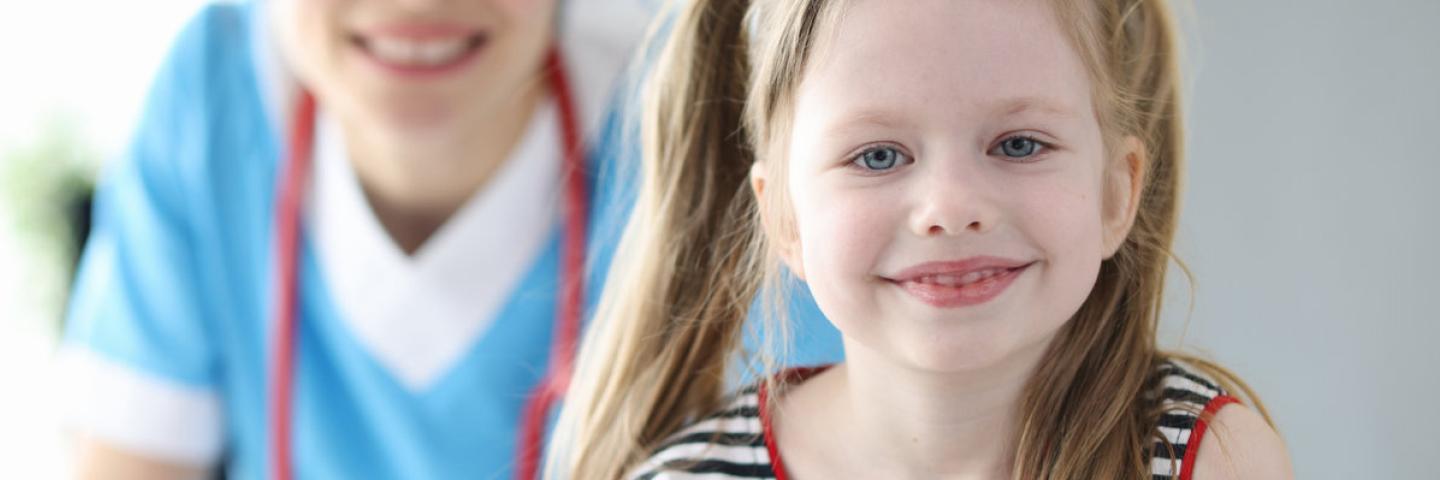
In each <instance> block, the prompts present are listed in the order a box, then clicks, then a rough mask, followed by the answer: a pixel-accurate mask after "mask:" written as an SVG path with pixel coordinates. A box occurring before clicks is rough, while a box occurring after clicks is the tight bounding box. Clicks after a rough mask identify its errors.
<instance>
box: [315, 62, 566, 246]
mask: <svg viewBox="0 0 1440 480" xmlns="http://www.w3.org/2000/svg"><path fill="white" fill-rule="evenodd" d="M544 96H545V89H544V87H543V85H537V86H535V87H534V88H531V89H530V90H529V91H527V92H524V93H522V94H520V95H517V96H515V97H513V98H512V99H513V101H509V102H505V103H504V104H502V105H497V106H496V108H494V109H489V110H487V111H486V112H485V113H486V114H485V115H483V116H478V118H470V119H467V120H468V121H459V122H454V124H452V125H445V126H437V127H436V128H434V129H427V130H426V131H423V132H417V131H408V132H398V133H397V132H395V131H394V130H395V129H394V128H393V127H390V126H386V125H377V124H374V123H365V122H346V121H344V119H342V121H341V122H340V128H341V129H342V130H343V134H344V138H345V145H346V150H347V151H348V152H349V156H350V162H351V164H352V165H353V167H354V169H355V173H356V176H357V177H358V178H359V180H360V185H361V187H362V188H363V190H364V192H365V197H366V199H367V200H368V201H369V204H370V208H371V210H372V211H373V212H374V214H375V217H376V218H377V219H378V220H379V221H380V224H381V225H382V226H383V227H384V228H385V231H386V233H388V234H389V235H390V237H391V239H392V240H393V241H394V242H395V244H396V245H397V246H398V247H399V248H400V249H401V250H403V251H404V252H405V253H406V254H413V253H415V252H416V251H417V250H419V249H420V247H421V246H422V245H423V244H424V243H425V242H426V241H427V240H429V239H430V237H431V236H433V235H434V234H435V232H436V231H438V230H439V229H440V227H441V226H443V225H444V224H445V222H446V221H448V220H449V219H450V217H452V216H453V215H454V214H455V212H456V211H458V210H459V209H460V207H461V206H463V205H464V204H465V202H466V201H468V200H469V199H470V198H471V197H473V196H475V194H476V192H478V191H480V189H482V188H484V187H485V185H486V184H487V183H488V182H489V181H490V179H491V178H492V177H493V176H494V174H495V172H497V171H499V170H500V167H501V166H502V165H504V163H505V161H506V159H508V158H509V157H510V154H511V153H512V152H513V151H514V150H515V147H516V145H517V144H518V143H519V142H520V139H521V138H522V137H523V136H524V134H525V131H526V129H527V127H529V124H530V119H531V117H532V115H533V114H534V112H535V110H536V108H537V107H538V105H539V104H540V102H541V100H542V99H543V98H544Z"/></svg>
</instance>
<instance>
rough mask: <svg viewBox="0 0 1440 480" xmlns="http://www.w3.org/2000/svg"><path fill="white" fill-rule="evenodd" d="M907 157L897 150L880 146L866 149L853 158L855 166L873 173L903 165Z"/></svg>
mask: <svg viewBox="0 0 1440 480" xmlns="http://www.w3.org/2000/svg"><path fill="white" fill-rule="evenodd" d="M906 159H907V157H906V156H905V154H904V153H902V152H901V151H900V150H899V149H897V148H895V147H891V146H886V145H881V146H877V147H873V148H869V149H866V150H865V151H863V152H860V154H859V155H856V156H855V159H854V160H853V161H852V163H854V164H855V165H857V166H859V167H860V168H864V169H866V170H870V171H874V172H883V171H886V170H890V169H893V168H895V167H898V166H900V165H903V164H904V163H905V161H906Z"/></svg>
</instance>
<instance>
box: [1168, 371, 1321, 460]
mask: <svg viewBox="0 0 1440 480" xmlns="http://www.w3.org/2000/svg"><path fill="white" fill-rule="evenodd" d="M1153 378H1154V382H1153V383H1152V387H1154V388H1153V390H1151V392H1150V395H1151V396H1150V399H1151V400H1158V406H1159V407H1160V411H1161V412H1162V413H1161V415H1160V421H1159V425H1158V428H1157V432H1156V434H1157V437H1156V438H1155V439H1154V441H1153V443H1152V446H1151V447H1150V449H1149V451H1148V452H1147V453H1148V454H1149V455H1148V456H1149V458H1150V468H1151V473H1152V474H1153V475H1152V478H1154V479H1155V480H1161V479H1178V480H1190V479H1192V478H1198V479H1202V480H1203V479H1215V478H1266V479H1269V478H1277V479H1280V478H1294V472H1293V471H1291V466H1290V460H1289V454H1288V453H1287V452H1286V449H1285V444H1284V441H1283V440H1281V439H1280V435H1279V434H1278V433H1277V432H1276V431H1275V429H1274V428H1273V427H1272V426H1271V424H1270V422H1269V420H1268V419H1266V418H1265V416H1263V415H1262V414H1261V413H1260V412H1259V411H1257V410H1254V409H1252V408H1250V407H1248V406H1246V405H1244V403H1242V402H1241V401H1240V400H1239V399H1237V398H1236V397H1234V396H1232V395H1231V392H1228V391H1226V390H1225V389H1224V388H1223V387H1222V386H1221V384H1220V383H1219V382H1216V381H1215V380H1214V379H1213V378H1212V377H1210V376H1207V375H1206V374H1204V373H1202V371H1201V369H1198V368H1195V367H1193V366H1190V365H1188V364H1186V363H1184V362H1182V361H1178V360H1175V359H1168V360H1166V361H1164V362H1161V363H1160V364H1159V366H1158V367H1157V368H1156V370H1155V376H1154V377H1153ZM1231 404H1235V406H1233V407H1230V408H1224V407H1226V406H1228V405H1231Z"/></svg>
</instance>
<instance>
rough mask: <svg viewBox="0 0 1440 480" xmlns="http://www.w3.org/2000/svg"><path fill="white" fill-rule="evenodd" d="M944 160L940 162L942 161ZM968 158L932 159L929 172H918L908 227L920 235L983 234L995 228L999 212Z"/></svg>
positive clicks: (979, 172) (983, 178) (985, 184)
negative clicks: (919, 173) (920, 173)
mask: <svg viewBox="0 0 1440 480" xmlns="http://www.w3.org/2000/svg"><path fill="white" fill-rule="evenodd" d="M942 162H943V163H942ZM973 162H975V160H974V159H972V158H969V157H960V156H950V158H944V159H933V158H932V159H931V160H930V162H929V164H928V165H927V166H929V167H931V169H930V170H931V171H929V172H923V174H922V175H919V176H918V177H919V181H918V182H917V184H916V185H915V189H914V190H913V191H912V192H911V193H912V194H913V195H915V197H913V198H915V202H914V203H913V205H914V206H915V207H914V210H913V211H912V213H911V216H910V230H911V231H912V232H913V233H914V234H915V235H918V236H921V237H933V236H944V235H961V234H963V233H964V232H967V231H968V232H973V233H984V232H987V231H989V230H990V229H991V228H993V227H994V225H995V223H996V220H997V217H998V212H997V211H996V208H995V205H994V202H992V201H991V200H990V194H989V189H988V188H987V183H986V180H985V177H984V174H983V172H981V171H980V169H978V168H974V165H975V164H974V163H973Z"/></svg>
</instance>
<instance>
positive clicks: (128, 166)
mask: <svg viewBox="0 0 1440 480" xmlns="http://www.w3.org/2000/svg"><path fill="white" fill-rule="evenodd" d="M243 15H245V13H244V12H243V11H241V10H239V9H236V8H233V7H230V8H218V7H209V8H207V9H206V10H204V11H202V12H201V14H200V15H199V16H198V17H197V18H196V19H195V20H193V21H192V22H191V24H190V25H188V26H187V27H186V29H185V30H184V32H183V33H182V34H181V36H180V37H179V38H178V39H177V41H176V43H175V46H174V48H173V50H172V51H171V53H170V56H169V57H168V58H167V60H166V62H165V64H164V65H162V67H161V70H160V71H159V73H158V75H157V77H156V80H155V82H154V84H153V86H152V90H151V92H150V96H149V98H148V99H147V101H146V103H145V107H144V108H145V110H144V113H143V116H142V119H141V122H140V124H139V127H138V130H137V131H136V135H135V137H134V139H133V141H132V144H131V146H130V148H129V149H128V150H127V151H126V152H125V154H124V155H123V156H122V157H121V158H118V159H116V160H115V161H114V162H112V163H111V164H109V165H107V169H106V170H105V172H104V173H103V174H102V176H101V180H100V184H99V186H98V189H97V192H96V197H95V204H94V216H93V218H94V224H93V226H92V229H91V235H90V238H89V240H88V241H87V243H86V247H85V251H84V253H83V254H82V257H81V262H80V268H79V271H78V274H77V278H76V284H75V289H74V291H73V293H72V297H71V304H70V307H69V310H68V318H67V322H66V332H65V336H64V339H63V344H62V346H61V349H60V354H59V358H58V368H59V369H60V372H59V373H60V378H61V384H62V385H63V388H62V390H61V395H62V397H63V398H62V402H63V403H64V410H65V416H66V421H67V424H68V426H69V427H72V428H73V429H75V430H77V431H78V432H77V433H80V434H81V435H84V436H86V437H89V438H93V439H96V440H100V441H103V442H106V443H109V444H111V445H114V446H116V447H119V448H123V449H126V450H129V451H132V452H136V453H140V454H143V455H147V456H152V457H154V458H157V459H162V460H166V461H175V462H180V463H186V464H192V465H208V464H212V463H214V462H215V461H216V460H217V459H218V457H219V454H220V451H221V448H222V445H221V444H222V440H223V437H224V434H223V432H222V430H223V425H224V421H223V415H222V413H221V407H220V405H221V402H220V400H219V395H218V390H219V389H218V381H219V379H218V377H219V373H218V372H219V371H220V369H219V365H218V360H217V359H218V357H219V355H218V353H217V350H218V347H217V345H216V341H215V339H214V338H212V336H213V332H215V330H216V329H215V328H214V326H213V325H210V324H209V323H208V322H213V321H215V320H214V319H215V317H216V315H214V314H213V313H212V312H207V310H206V308H207V306H206V301H205V299H206V298H209V297H208V295H207V293H209V292H207V291H206V288H207V287H206V285H207V283H206V281H205V279H204V278H202V277H201V275H200V274H199V272H202V271H206V270H205V269H206V268H207V266H206V265H205V264H203V263H202V262H201V259H202V258H206V257H208V256H207V255H202V254H201V252H200V251H199V250H198V248H199V246H198V245H197V243H198V242H196V241H195V240H196V234H195V226H194V223H195V222H197V219H198V218H200V216H202V215H203V214H204V213H203V212H201V211H199V208H200V207H199V205H204V204H205V203H204V202H200V201H196V200H195V199H194V198H192V197H194V196H195V194H194V193H193V192H195V191H197V187H196V186H194V185H189V184H188V183H187V182H186V181H185V180H184V179H185V178H188V177H187V176H186V175H185V174H184V170H185V166H184V163H185V161H187V160H189V159H193V158H194V157H195V156H197V155H205V154H206V152H207V149H206V148H205V147H204V146H203V144H204V142H205V139H206V131H207V127H206V125H205V122H206V119H207V116H206V114H207V113H209V112H206V111H205V110H204V109H203V107H202V106H200V105H202V104H203V103H204V102H198V101H195V98H196V97H203V96H204V95H207V93H205V92H206V90H205V88H203V84H201V85H197V83H198V82H203V81H204V79H205V78H206V73H205V72H204V70H206V69H208V68H210V66H211V65H212V63H211V62H210V61H208V60H207V57H208V56H209V55H210V51H211V50H212V48H213V46H214V43H215V42H214V41H213V39H212V38H211V37H213V36H215V35H217V34H231V33H235V32H243V31H244V29H243V28H235V25H234V24H238V23H239V20H240V19H241V17H242V16H243ZM227 25H229V28H221V27H226V26H227ZM242 41H243V40H242ZM192 183H193V182H192Z"/></svg>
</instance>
